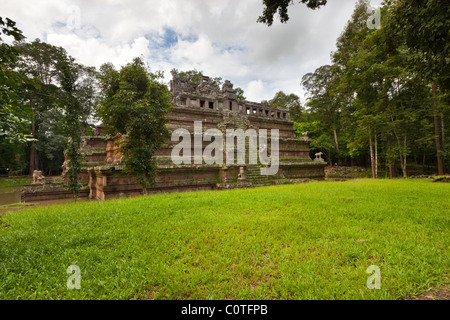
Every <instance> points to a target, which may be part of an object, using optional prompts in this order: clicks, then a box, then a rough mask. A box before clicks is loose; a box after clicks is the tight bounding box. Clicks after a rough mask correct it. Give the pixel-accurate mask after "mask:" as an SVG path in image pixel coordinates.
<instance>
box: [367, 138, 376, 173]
mask: <svg viewBox="0 0 450 320" xmlns="http://www.w3.org/2000/svg"><path fill="white" fill-rule="evenodd" d="M369 148H370V166H371V167H372V178H373V179H375V178H376V172H375V155H374V153H373V145H372V133H371V132H370V130H369Z"/></svg>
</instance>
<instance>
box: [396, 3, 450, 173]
mask: <svg viewBox="0 0 450 320" xmlns="http://www.w3.org/2000/svg"><path fill="white" fill-rule="evenodd" d="M390 8H391V10H392V19H390V20H389V24H388V29H389V31H390V32H393V33H398V34H399V35H400V36H401V37H403V38H404V39H405V41H406V45H407V46H408V48H410V49H411V50H412V53H413V54H411V57H412V59H411V60H412V64H411V66H412V67H413V68H414V69H415V70H416V71H417V72H419V73H420V74H422V76H423V77H424V78H425V79H427V80H428V81H429V82H430V83H431V94H432V99H433V117H434V128H435V130H434V131H435V132H434V134H435V143H436V156H437V162H438V173H439V174H443V173H444V168H443V163H442V159H441V155H440V154H441V151H442V150H441V141H440V130H439V119H438V115H439V112H438V101H437V98H436V86H438V87H439V88H440V90H441V91H444V92H448V90H449V88H450V63H449V58H448V57H449V54H450V32H449V30H450V19H449V18H448V17H449V16H450V6H449V4H448V1H447V0H397V1H395V2H392V3H390ZM447 102H448V100H447Z"/></svg>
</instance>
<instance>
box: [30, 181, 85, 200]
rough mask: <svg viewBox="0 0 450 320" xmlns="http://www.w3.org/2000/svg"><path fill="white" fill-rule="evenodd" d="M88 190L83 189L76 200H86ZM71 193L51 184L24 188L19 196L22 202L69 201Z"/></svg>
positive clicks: (71, 196)
mask: <svg viewBox="0 0 450 320" xmlns="http://www.w3.org/2000/svg"><path fill="white" fill-rule="evenodd" d="M88 197H89V189H87V188H83V189H81V190H80V192H79V193H78V198H88ZM71 198H73V193H72V192H71V191H69V190H67V188H64V187H62V186H54V185H51V184H47V185H46V184H42V185H41V184H35V185H29V186H26V187H25V189H24V191H23V192H22V194H21V201H22V202H25V203H27V202H36V201H49V200H60V199H71Z"/></svg>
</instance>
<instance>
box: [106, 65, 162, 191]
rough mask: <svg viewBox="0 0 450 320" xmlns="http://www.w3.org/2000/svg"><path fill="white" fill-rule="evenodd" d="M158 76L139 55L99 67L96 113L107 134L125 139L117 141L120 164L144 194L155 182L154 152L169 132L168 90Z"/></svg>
mask: <svg viewBox="0 0 450 320" xmlns="http://www.w3.org/2000/svg"><path fill="white" fill-rule="evenodd" d="M161 77H162V75H158V74H154V73H151V72H150V71H149V69H148V67H147V66H146V65H145V63H144V62H143V61H142V59H141V58H135V59H134V60H133V62H131V63H129V64H127V65H126V66H124V67H122V68H121V70H120V71H117V70H115V69H114V67H113V66H112V65H111V64H104V65H102V67H101V68H100V75H99V79H100V88H101V100H100V104H99V108H98V113H99V115H100V116H101V118H102V121H103V124H104V125H105V131H106V132H107V133H108V134H111V135H113V136H118V135H122V136H123V137H124V138H125V139H124V140H123V141H122V142H121V143H120V151H121V152H122V153H123V156H124V159H123V161H122V163H123V165H124V167H125V171H126V172H128V173H130V174H132V175H134V176H135V177H136V179H137V182H138V183H139V184H140V185H141V186H142V189H143V192H144V194H147V193H148V188H149V187H151V186H152V185H154V184H155V182H156V161H155V159H154V154H155V153H156V151H158V149H159V148H160V147H161V145H162V144H163V143H165V142H166V139H167V137H168V135H169V130H168V129H167V127H166V124H167V121H168V120H167V117H166V115H167V112H168V111H169V110H170V108H171V104H170V92H169V90H168V88H167V86H165V85H164V84H162V83H160V82H159V81H158V79H160V78H161Z"/></svg>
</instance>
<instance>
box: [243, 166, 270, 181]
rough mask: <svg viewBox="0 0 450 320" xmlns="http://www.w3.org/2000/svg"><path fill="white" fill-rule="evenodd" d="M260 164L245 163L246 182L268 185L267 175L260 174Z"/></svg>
mask: <svg viewBox="0 0 450 320" xmlns="http://www.w3.org/2000/svg"><path fill="white" fill-rule="evenodd" d="M261 167H262V166H261V165H256V164H249V165H247V171H246V173H245V177H246V179H247V182H249V183H251V184H254V185H261V186H265V185H270V184H271V182H270V180H269V176H266V175H262V174H261Z"/></svg>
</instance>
